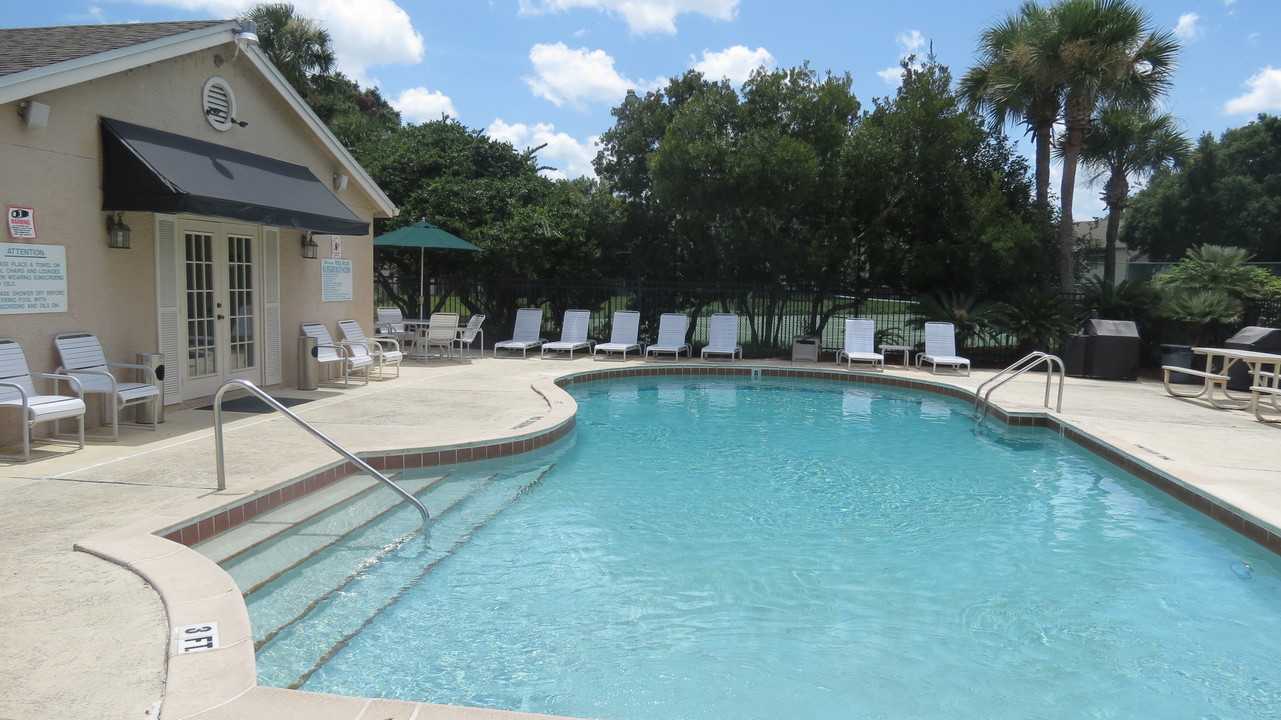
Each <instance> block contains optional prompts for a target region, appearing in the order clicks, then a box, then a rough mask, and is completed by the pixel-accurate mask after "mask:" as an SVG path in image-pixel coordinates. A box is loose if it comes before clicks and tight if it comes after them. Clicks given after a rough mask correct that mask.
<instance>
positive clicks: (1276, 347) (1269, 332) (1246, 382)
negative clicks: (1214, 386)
mask: <svg viewBox="0 0 1281 720" xmlns="http://www.w3.org/2000/svg"><path fill="white" fill-rule="evenodd" d="M1223 347H1225V348H1229V349H1231V350H1253V351H1254V352H1263V353H1272V354H1274V355H1281V329H1278V328H1270V327H1258V326H1255V325H1251V326H1250V327H1246V328H1241V330H1240V331H1239V332H1238V333H1237V334H1236V335H1233V336H1232V337H1230V338H1228V339H1227V340H1226V341H1224V343H1223ZM1263 369H1264V370H1265V371H1267V372H1276V371H1277V370H1278V367H1277V366H1276V365H1272V366H1270V367H1269V366H1268V365H1264V366H1263ZM1253 380H1254V378H1252V377H1251V376H1250V368H1248V367H1246V366H1245V364H1243V363H1234V364H1233V365H1232V369H1231V370H1229V371H1228V389H1229V390H1249V389H1250V383H1251V382H1252V381H1253Z"/></svg>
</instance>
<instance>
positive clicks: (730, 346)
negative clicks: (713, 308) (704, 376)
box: [702, 313, 743, 363]
mask: <svg viewBox="0 0 1281 720" xmlns="http://www.w3.org/2000/svg"><path fill="white" fill-rule="evenodd" d="M709 355H728V356H729V361H730V362H731V363H732V362H734V358H735V357H738V358H742V357H743V346H742V345H739V344H738V315H735V314H734V313H713V314H712V327H711V329H710V330H709V331H708V333H707V347H705V348H703V351H702V358H703V361H704V362H706V361H707V356H709Z"/></svg>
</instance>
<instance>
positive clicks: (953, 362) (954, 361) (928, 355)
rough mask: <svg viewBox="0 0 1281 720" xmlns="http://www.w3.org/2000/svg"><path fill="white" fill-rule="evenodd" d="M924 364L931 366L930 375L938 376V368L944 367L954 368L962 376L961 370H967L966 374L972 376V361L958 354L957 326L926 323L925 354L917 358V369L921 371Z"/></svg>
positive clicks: (945, 323)
mask: <svg viewBox="0 0 1281 720" xmlns="http://www.w3.org/2000/svg"><path fill="white" fill-rule="evenodd" d="M922 363H929V364H930V373H931V374H935V375H937V374H938V366H939V365H943V366H946V367H950V368H952V370H953V371H954V372H955V373H956V374H957V375H960V374H961V368H965V374H966V375H967V376H968V375H969V374H970V361H969V359H968V358H963V357H961V356H960V355H957V354H956V326H955V325H953V324H952V323H947V322H927V323H925V352H923V353H921V354H920V355H917V356H916V367H917V369H918V370H919V369H921V366H922Z"/></svg>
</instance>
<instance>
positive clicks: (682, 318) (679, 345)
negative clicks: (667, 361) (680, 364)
mask: <svg viewBox="0 0 1281 720" xmlns="http://www.w3.org/2000/svg"><path fill="white" fill-rule="evenodd" d="M688 330H689V316H688V315H683V314H681V313H663V314H662V315H661V316H660V317H659V318H658V339H657V340H655V341H654V342H653V344H651V345H649V346H647V347H646V348H645V360H646V361H648V360H649V357H650V355H653V356H654V361H655V362H658V359H659V357H661V355H662V353H671V354H672V362H677V361H679V360H680V359H681V353H685V357H692V356H693V354H694V346H693V345H690V344H689V343H687V342H685V333H686V332H687V331H688Z"/></svg>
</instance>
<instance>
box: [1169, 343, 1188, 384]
mask: <svg viewBox="0 0 1281 720" xmlns="http://www.w3.org/2000/svg"><path fill="white" fill-rule="evenodd" d="M1192 356H1193V353H1192V346H1191V345H1162V346H1161V364H1162V365H1169V366H1170V367H1182V368H1188V369H1189V370H1191V369H1192ZM1170 382H1172V383H1190V382H1192V376H1191V375H1188V374H1187V373H1181V372H1171V373H1170Z"/></svg>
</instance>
